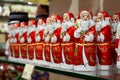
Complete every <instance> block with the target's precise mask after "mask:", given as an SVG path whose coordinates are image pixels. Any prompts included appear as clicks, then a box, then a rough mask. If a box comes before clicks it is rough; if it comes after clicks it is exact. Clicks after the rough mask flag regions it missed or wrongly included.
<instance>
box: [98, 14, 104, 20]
mask: <svg viewBox="0 0 120 80" xmlns="http://www.w3.org/2000/svg"><path fill="white" fill-rule="evenodd" d="M97 19H98V21H102V20H103V19H104V18H103V15H102V14H101V13H98V15H97Z"/></svg>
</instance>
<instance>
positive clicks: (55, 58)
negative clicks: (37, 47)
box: [50, 15, 62, 68]
mask: <svg viewBox="0 0 120 80" xmlns="http://www.w3.org/2000/svg"><path fill="white" fill-rule="evenodd" d="M51 23H52V25H51V27H52V28H51V29H52V30H50V34H51V38H50V42H51V53H52V54H51V55H52V57H51V58H52V61H51V62H52V64H51V67H58V68H60V64H61V63H62V49H61V44H60V34H61V30H62V27H61V17H60V16H59V15H52V16H51Z"/></svg>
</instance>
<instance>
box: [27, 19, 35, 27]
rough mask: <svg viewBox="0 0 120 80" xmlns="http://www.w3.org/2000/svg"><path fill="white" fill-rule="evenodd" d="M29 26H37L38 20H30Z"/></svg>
mask: <svg viewBox="0 0 120 80" xmlns="http://www.w3.org/2000/svg"><path fill="white" fill-rule="evenodd" d="M28 25H29V26H33V25H34V26H36V21H35V20H30V21H29V23H28Z"/></svg>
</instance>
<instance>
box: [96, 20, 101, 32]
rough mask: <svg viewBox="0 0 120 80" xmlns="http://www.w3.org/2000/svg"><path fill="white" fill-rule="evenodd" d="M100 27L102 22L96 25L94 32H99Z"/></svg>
mask: <svg viewBox="0 0 120 80" xmlns="http://www.w3.org/2000/svg"><path fill="white" fill-rule="evenodd" d="M101 25H102V21H99V22H97V23H96V31H100V29H101Z"/></svg>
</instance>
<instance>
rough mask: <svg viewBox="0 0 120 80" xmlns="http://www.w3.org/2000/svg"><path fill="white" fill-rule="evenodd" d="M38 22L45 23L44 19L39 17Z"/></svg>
mask: <svg viewBox="0 0 120 80" xmlns="http://www.w3.org/2000/svg"><path fill="white" fill-rule="evenodd" d="M38 22H41V23H42V24H45V23H46V19H43V18H40V19H39V20H38Z"/></svg>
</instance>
